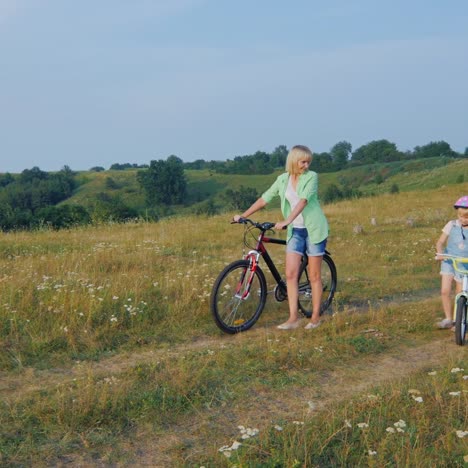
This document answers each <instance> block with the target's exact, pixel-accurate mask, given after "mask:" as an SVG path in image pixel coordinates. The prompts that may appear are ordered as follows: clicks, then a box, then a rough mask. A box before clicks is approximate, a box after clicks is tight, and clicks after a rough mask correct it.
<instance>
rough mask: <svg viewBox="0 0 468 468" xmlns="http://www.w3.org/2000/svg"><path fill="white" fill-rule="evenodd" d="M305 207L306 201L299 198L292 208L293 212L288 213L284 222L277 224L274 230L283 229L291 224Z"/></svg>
mask: <svg viewBox="0 0 468 468" xmlns="http://www.w3.org/2000/svg"><path fill="white" fill-rule="evenodd" d="M306 205H307V200H306V199H305V198H301V199H300V200H299V202H298V203H297V205H296V206H295V207H294V210H292V211H291V213H289V216H288V217H287V218H286V219H285V220H284V221H280V222H279V223H276V224H275V229H279V230H281V229H284V228H285V227H286V226H287V225H288V224H291V223H292V222H293V221H294V220H295V219H296V218H297V217H298V216H299V215H300V214H301V213H302V211H303V210H304V208H305V206H306Z"/></svg>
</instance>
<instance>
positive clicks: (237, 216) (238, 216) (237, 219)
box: [232, 215, 242, 223]
mask: <svg viewBox="0 0 468 468" xmlns="http://www.w3.org/2000/svg"><path fill="white" fill-rule="evenodd" d="M241 218H242V216H240V215H234V216H233V218H232V220H233V221H234V222H235V223H238V222H239V219H241Z"/></svg>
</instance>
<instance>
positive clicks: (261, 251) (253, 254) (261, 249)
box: [245, 232, 286, 283]
mask: <svg viewBox="0 0 468 468" xmlns="http://www.w3.org/2000/svg"><path fill="white" fill-rule="evenodd" d="M264 243H265V244H268V243H270V244H279V245H286V241H285V240H283V239H273V238H271V237H266V236H265V233H264V232H260V234H259V236H258V239H257V245H256V246H255V249H254V250H251V251H249V253H248V254H247V255H246V257H245V258H246V259H249V260H251V259H252V258H255V264H254V268H256V266H257V264H258V260H259V258H260V256H262V257H263V259H264V260H265V263H266V264H267V266H268V268H269V269H270V271H271V274H272V275H273V278H274V279H275V281H276V282H277V283H280V282H281V281H282V278H281V275H280V273H279V271H278V269H277V268H276V266H275V264H274V262H273V260H272V258H271V257H270V254H269V253H268V251H267V249H266V247H265V246H264V245H263V244H264Z"/></svg>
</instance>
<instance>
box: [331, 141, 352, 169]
mask: <svg viewBox="0 0 468 468" xmlns="http://www.w3.org/2000/svg"><path fill="white" fill-rule="evenodd" d="M352 150H353V147H352V145H351V143H348V142H347V141H340V142H339V143H337V144H336V145H334V146H333V148H332V149H331V150H330V155H331V159H332V163H333V167H334V169H335V170H337V171H339V170H341V169H344V168H345V167H346V165H347V164H348V160H349V159H350V157H351V152H352Z"/></svg>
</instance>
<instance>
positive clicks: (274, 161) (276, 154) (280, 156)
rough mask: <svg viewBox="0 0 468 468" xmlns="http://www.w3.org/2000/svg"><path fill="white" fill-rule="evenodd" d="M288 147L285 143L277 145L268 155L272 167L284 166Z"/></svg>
mask: <svg viewBox="0 0 468 468" xmlns="http://www.w3.org/2000/svg"><path fill="white" fill-rule="evenodd" d="M288 153H289V151H288V148H286V146H285V145H280V146H277V147H276V148H275V149H274V150H273V153H271V155H270V162H271V165H272V167H284V166H285V165H286V159H287V157H288Z"/></svg>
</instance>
